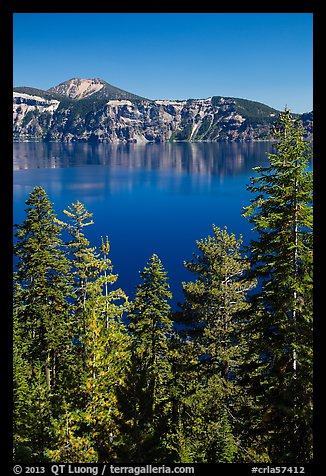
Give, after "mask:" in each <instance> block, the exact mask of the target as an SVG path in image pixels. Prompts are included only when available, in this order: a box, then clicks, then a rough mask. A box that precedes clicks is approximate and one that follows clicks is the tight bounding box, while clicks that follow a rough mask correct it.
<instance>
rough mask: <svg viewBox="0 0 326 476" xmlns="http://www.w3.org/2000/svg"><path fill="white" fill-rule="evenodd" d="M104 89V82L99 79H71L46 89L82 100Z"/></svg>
mask: <svg viewBox="0 0 326 476" xmlns="http://www.w3.org/2000/svg"><path fill="white" fill-rule="evenodd" d="M103 87H104V81H103V80H102V79H99V78H91V79H83V78H71V79H69V80H68V81H64V82H63V83H60V84H58V86H54V87H52V88H50V89H48V92H51V93H57V94H61V95H63V96H67V97H69V98H71V99H84V98H86V97H88V96H91V95H92V94H94V93H97V92H98V91H100V90H101V89H102V88H103Z"/></svg>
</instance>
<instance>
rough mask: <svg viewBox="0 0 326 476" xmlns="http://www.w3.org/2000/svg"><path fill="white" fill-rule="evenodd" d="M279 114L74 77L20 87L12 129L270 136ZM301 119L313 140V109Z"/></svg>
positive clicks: (56, 136)
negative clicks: (138, 92) (159, 97)
mask: <svg viewBox="0 0 326 476" xmlns="http://www.w3.org/2000/svg"><path fill="white" fill-rule="evenodd" d="M33 93H34V94H33ZM278 113H279V111H277V110H275V109H272V108H270V107H269V106H266V105H264V104H261V103H256V102H253V101H248V100H244V99H237V98H224V97H221V96H214V97H212V98H207V99H189V100H186V101H169V100H167V101H150V100H148V99H145V98H140V97H139V96H135V95H133V94H131V93H128V92H126V91H123V90H121V89H118V88H115V87H114V86H111V85H109V84H108V83H106V82H105V81H103V80H99V79H92V80H80V79H78V78H74V79H73V80H70V81H67V82H65V83H61V85H59V86H56V87H54V88H51V89H50V90H48V91H44V92H43V93H42V91H40V90H33V89H32V88H16V89H15V90H14V97H13V133H14V139H15V140H45V141H63V142H70V141H84V142H87V141H93V142H110V143H118V142H147V141H151V142H165V141H180V140H182V141H222V140H226V141H251V140H268V139H269V138H270V126H271V124H272V123H273V122H274V121H275V119H276V118H277V115H278ZM302 120H303V123H304V126H305V128H306V130H307V138H308V139H310V138H311V137H312V124H313V119H312V113H307V114H304V115H302Z"/></svg>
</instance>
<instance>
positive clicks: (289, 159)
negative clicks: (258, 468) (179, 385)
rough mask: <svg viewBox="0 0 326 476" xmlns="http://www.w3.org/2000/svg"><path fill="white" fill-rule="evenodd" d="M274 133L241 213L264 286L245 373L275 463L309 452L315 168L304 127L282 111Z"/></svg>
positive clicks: (304, 458)
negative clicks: (266, 162) (266, 160)
mask: <svg viewBox="0 0 326 476" xmlns="http://www.w3.org/2000/svg"><path fill="white" fill-rule="evenodd" d="M272 133H273V136H274V138H275V139H276V141H277V142H276V143H275V149H276V153H273V154H269V165H268V166H266V167H256V168H255V169H254V170H255V171H256V172H257V173H258V174H259V176H258V177H254V178H252V179H251V186H249V187H248V189H249V190H250V191H251V192H253V193H255V194H256V197H255V198H254V199H253V200H251V202H252V203H251V205H250V206H248V207H246V208H245V212H244V216H246V217H248V219H249V221H250V223H252V224H253V230H254V232H255V233H256V236H257V238H255V239H253V240H252V241H251V243H250V261H251V266H252V269H253V271H252V275H253V276H254V277H256V278H257V279H258V280H259V281H260V285H261V291H260V292H259V293H257V294H256V295H255V296H254V298H253V300H252V302H253V304H254V305H255V315H254V316H253V321H252V322H251V331H250V333H251V334H250V335H251V337H250V341H251V343H252V347H251V351H250V353H249V354H248V358H247V362H250V361H251V366H249V367H251V370H250V372H249V374H248V376H247V377H248V379H251V381H252V383H253V393H254V394H255V396H256V398H257V401H259V403H260V406H261V415H260V423H259V425H258V427H257V428H256V431H258V434H260V435H261V436H262V437H263V438H265V440H266V441H267V444H268V450H269V454H270V458H271V460H272V461H275V462H308V461H310V459H311V457H312V426H311V425H312V173H311V172H309V171H308V170H307V166H308V160H309V158H310V157H311V153H310V146H309V144H308V143H306V142H305V141H304V130H303V128H302V125H301V123H300V122H298V121H296V120H295V119H294V118H293V117H292V115H291V114H290V112H289V111H288V110H287V109H286V110H285V112H284V113H281V114H280V117H279V121H278V123H277V124H276V125H275V126H274V127H273V129H272Z"/></svg>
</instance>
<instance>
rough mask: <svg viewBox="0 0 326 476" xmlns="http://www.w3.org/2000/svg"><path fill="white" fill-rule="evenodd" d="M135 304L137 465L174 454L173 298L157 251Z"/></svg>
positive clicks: (132, 379) (133, 454) (132, 416)
mask: <svg viewBox="0 0 326 476" xmlns="http://www.w3.org/2000/svg"><path fill="white" fill-rule="evenodd" d="M140 276H141V280H142V282H141V283H140V284H139V285H138V286H137V291H136V296H135V299H134V301H133V302H132V304H131V308H130V312H129V314H128V319H129V325H128V329H129V333H130V335H131V338H132V366H131V368H130V372H129V391H128V389H127V392H126V396H125V398H126V399H127V401H128V402H130V405H128V409H127V411H126V415H129V416H128V417H127V420H128V421H129V429H128V430H129V431H128V433H129V435H130V436H129V445H128V449H129V450H128V453H129V458H132V459H133V461H134V462H137V463H150V462H159V461H161V460H162V458H170V454H169V453H170V450H169V448H168V443H167V440H168V432H169V421H170V418H171V402H170V396H169V390H168V389H169V386H170V381H171V379H172V375H171V363H170V360H169V336H170V335H171V332H172V320H171V316H170V314H171V307H170V304H169V300H170V299H171V298H172V294H171V292H170V286H169V284H168V278H167V273H166V271H165V270H164V267H163V264H162V262H161V260H160V259H159V257H158V256H157V255H156V254H153V255H152V256H151V257H150V258H149V260H148V262H147V265H146V266H145V267H144V269H143V271H142V272H141V274H140Z"/></svg>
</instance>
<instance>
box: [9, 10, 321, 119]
mask: <svg viewBox="0 0 326 476" xmlns="http://www.w3.org/2000/svg"><path fill="white" fill-rule="evenodd" d="M312 33H313V15H312V14H311V13H46V14H45V13H36V14H35V13H16V14H14V86H31V87H35V88H40V89H48V88H50V87H51V86H55V85H57V84H59V83H61V82H63V81H66V80H67V79H70V78H73V77H80V78H95V77H96V78H102V79H104V80H106V81H107V82H108V83H110V84H112V85H114V86H117V87H120V88H122V89H125V90H127V91H130V92H132V93H135V94H138V95H140V96H145V97H148V98H150V99H188V98H206V97H210V96H214V95H221V96H233V97H241V98H246V99H251V100H254V101H259V102H262V103H265V104H267V105H269V106H272V107H274V108H276V109H279V110H284V108H285V106H287V107H288V108H290V110H291V111H292V112H296V113H302V112H308V111H311V110H312V109H313V103H312V95H313V87H312V61H313V53H312Z"/></svg>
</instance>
